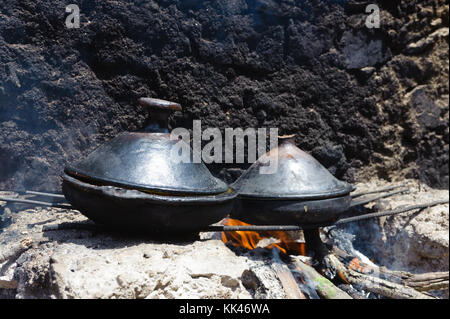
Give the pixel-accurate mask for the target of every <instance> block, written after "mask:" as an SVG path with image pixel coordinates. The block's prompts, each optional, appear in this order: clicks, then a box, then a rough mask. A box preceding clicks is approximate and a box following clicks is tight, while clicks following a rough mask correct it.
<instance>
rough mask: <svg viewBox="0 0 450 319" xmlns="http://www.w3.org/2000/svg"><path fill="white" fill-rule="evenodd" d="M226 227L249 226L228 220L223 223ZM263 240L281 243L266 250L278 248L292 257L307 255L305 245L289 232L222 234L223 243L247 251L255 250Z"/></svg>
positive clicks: (237, 232) (229, 232) (271, 245)
mask: <svg viewBox="0 0 450 319" xmlns="http://www.w3.org/2000/svg"><path fill="white" fill-rule="evenodd" d="M223 224H224V225H226V226H249V225H250V224H247V223H244V222H242V221H240V220H237V219H232V218H226V219H225V220H224V221H223ZM263 238H275V239H278V240H279V242H277V243H273V244H270V245H268V246H266V247H265V248H267V249H271V248H274V247H277V248H278V249H279V250H280V251H281V252H282V253H284V254H290V255H306V252H305V251H306V247H305V243H299V242H296V241H295V240H294V239H292V238H291V237H290V236H289V235H288V233H287V232H284V231H265V232H255V231H227V232H222V241H223V242H224V243H227V242H231V243H232V244H233V245H234V246H237V247H243V248H247V249H250V250H252V249H255V248H256V247H257V245H258V243H259V242H260V241H261V240H262V239H263Z"/></svg>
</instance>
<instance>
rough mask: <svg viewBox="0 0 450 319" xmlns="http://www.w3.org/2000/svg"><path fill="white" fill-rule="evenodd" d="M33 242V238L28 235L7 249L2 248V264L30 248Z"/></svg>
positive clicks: (0, 262)
mask: <svg viewBox="0 0 450 319" xmlns="http://www.w3.org/2000/svg"><path fill="white" fill-rule="evenodd" d="M32 244H33V240H32V239H31V238H29V237H27V238H24V239H22V240H21V241H20V242H18V243H15V244H13V245H12V246H11V247H8V249H7V250H6V251H5V250H4V249H2V251H0V264H2V263H4V262H5V261H8V260H10V259H12V258H14V257H16V256H18V255H20V254H21V253H23V252H24V251H25V250H27V249H28V248H30V247H31V245H32Z"/></svg>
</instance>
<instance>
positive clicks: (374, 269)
mask: <svg viewBox="0 0 450 319" xmlns="http://www.w3.org/2000/svg"><path fill="white" fill-rule="evenodd" d="M333 254H334V255H335V256H337V257H338V259H339V260H340V261H341V262H342V263H343V264H344V265H345V266H346V267H347V268H350V269H352V270H354V271H356V272H359V273H363V274H366V275H369V276H372V277H374V276H375V277H378V278H381V279H384V280H388V281H390V282H394V283H397V284H400V285H403V286H408V287H411V288H414V289H415V290H417V291H437V290H447V289H448V288H449V272H448V271H443V272H431V273H422V274H412V273H409V272H406V271H396V270H389V269H387V268H386V267H378V266H375V265H367V264H365V263H363V262H362V261H361V260H359V258H357V257H353V256H351V255H349V254H348V253H347V252H345V251H342V250H341V249H339V248H336V247H333ZM349 261H350V262H349ZM355 266H356V267H355Z"/></svg>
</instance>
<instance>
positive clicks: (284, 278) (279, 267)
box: [270, 248, 306, 299]
mask: <svg viewBox="0 0 450 319" xmlns="http://www.w3.org/2000/svg"><path fill="white" fill-rule="evenodd" d="M272 252H273V259H274V262H272V263H271V264H270V267H271V268H272V269H273V270H274V272H275V273H276V275H277V277H278V279H279V280H280V282H281V285H282V286H283V289H284V292H285V293H286V298H287V299H306V296H305V295H304V294H303V293H302V292H301V290H300V288H299V287H298V285H297V281H296V280H295V278H294V276H293V275H292V273H291V270H290V269H289V267H288V266H286V264H285V263H283V262H282V261H281V259H280V257H279V250H278V249H277V248H273V249H272Z"/></svg>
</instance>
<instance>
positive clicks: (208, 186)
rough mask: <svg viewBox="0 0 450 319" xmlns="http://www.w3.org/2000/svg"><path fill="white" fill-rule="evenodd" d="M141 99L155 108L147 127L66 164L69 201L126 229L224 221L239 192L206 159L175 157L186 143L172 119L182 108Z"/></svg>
mask: <svg viewBox="0 0 450 319" xmlns="http://www.w3.org/2000/svg"><path fill="white" fill-rule="evenodd" d="M139 103H140V104H141V105H142V106H143V107H146V108H148V110H149V112H150V119H149V123H148V125H147V126H146V128H145V129H144V130H143V131H141V132H125V133H122V134H120V135H118V136H117V137H115V138H113V139H112V140H110V141H108V142H106V143H105V144H103V145H101V146H100V147H99V148H97V149H96V150H95V151H94V152H92V153H91V154H89V155H88V156H87V157H86V158H84V159H82V160H81V161H79V162H77V163H75V164H73V165H70V166H67V167H66V168H65V170H64V174H63V176H62V179H63V183H62V190H63V193H64V196H65V197H66V199H67V201H69V203H70V204H72V205H73V206H74V207H75V208H76V209H78V210H80V212H81V213H82V214H84V215H85V216H87V217H88V218H90V219H92V220H93V221H95V222H96V223H99V224H101V225H104V226H108V227H111V228H114V229H117V230H124V231H143V232H149V231H150V232H158V233H159V232H163V231H164V232H166V231H174V232H192V231H196V230H199V229H202V228H205V226H208V225H210V224H213V223H216V222H218V221H220V220H221V219H222V218H224V217H225V216H226V215H227V214H228V213H229V212H230V210H231V208H232V205H233V200H234V198H235V197H236V195H237V194H236V192H235V191H234V190H233V189H232V188H230V187H228V185H226V184H225V183H224V182H222V181H221V180H219V179H217V178H215V177H214V176H212V175H211V173H210V171H209V170H208V168H207V167H206V166H205V165H204V164H203V163H193V162H192V161H189V162H186V163H183V162H177V161H174V160H173V157H171V154H172V153H171V151H172V147H173V146H174V145H175V144H176V143H183V141H181V140H171V139H170V134H169V133H168V129H167V127H168V117H169V115H170V113H171V112H173V111H179V110H181V106H180V105H179V104H177V103H173V102H168V101H164V100H158V99H151V98H141V99H140V100H139ZM185 146H186V147H187V148H188V149H190V146H189V145H185ZM190 150H191V149H190ZM191 154H192V150H191Z"/></svg>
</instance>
